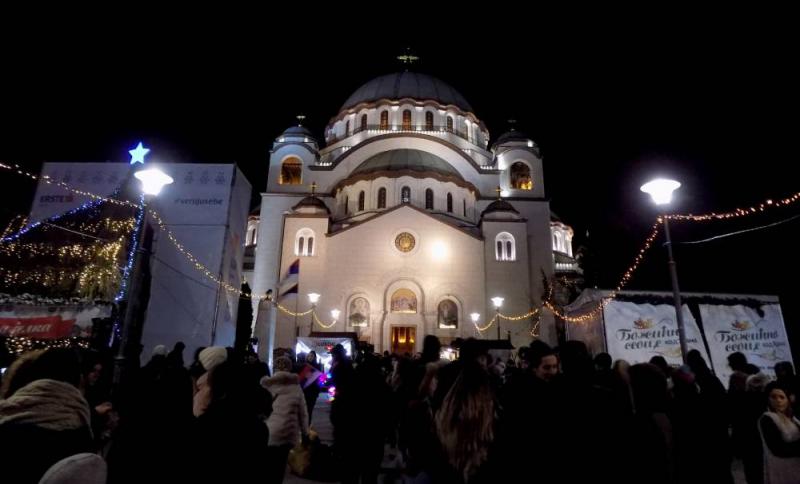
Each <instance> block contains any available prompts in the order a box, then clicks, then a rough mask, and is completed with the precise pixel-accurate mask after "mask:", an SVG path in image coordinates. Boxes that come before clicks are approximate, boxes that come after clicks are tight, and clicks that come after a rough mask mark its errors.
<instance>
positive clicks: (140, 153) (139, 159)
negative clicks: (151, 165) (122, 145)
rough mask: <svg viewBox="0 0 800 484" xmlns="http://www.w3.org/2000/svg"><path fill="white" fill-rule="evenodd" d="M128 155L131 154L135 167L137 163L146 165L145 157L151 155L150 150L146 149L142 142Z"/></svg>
mask: <svg viewBox="0 0 800 484" xmlns="http://www.w3.org/2000/svg"><path fill="white" fill-rule="evenodd" d="M128 153H130V154H131V165H135V164H136V163H142V164H144V157H145V156H146V155H147V153H150V148H145V147H144V146H142V142H141V141H140V142H139V146H137V147H136V148H134V149H132V150H128Z"/></svg>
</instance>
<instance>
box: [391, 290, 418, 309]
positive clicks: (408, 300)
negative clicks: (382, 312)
mask: <svg viewBox="0 0 800 484" xmlns="http://www.w3.org/2000/svg"><path fill="white" fill-rule="evenodd" d="M390 308H391V311H392V312H393V313H411V314H414V313H416V312H417V295H416V294H414V292H413V291H412V290H411V289H398V290H396V291H395V292H394V294H392V298H391V304H390Z"/></svg>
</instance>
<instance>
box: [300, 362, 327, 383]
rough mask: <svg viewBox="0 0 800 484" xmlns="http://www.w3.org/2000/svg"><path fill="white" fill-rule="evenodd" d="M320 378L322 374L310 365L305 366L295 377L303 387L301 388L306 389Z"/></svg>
mask: <svg viewBox="0 0 800 484" xmlns="http://www.w3.org/2000/svg"><path fill="white" fill-rule="evenodd" d="M320 376H322V372H321V371H319V370H317V369H316V368H314V367H313V366H311V365H305V366H304V367H303V369H302V370H300V373H299V374H298V375H297V379H298V380H300V383H301V384H302V385H303V388H308V387H309V386H311V385H312V384H314V383H315V382H316V381H317V379H318V378H319V377H320Z"/></svg>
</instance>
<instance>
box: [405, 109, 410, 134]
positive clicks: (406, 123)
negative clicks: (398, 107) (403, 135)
mask: <svg viewBox="0 0 800 484" xmlns="http://www.w3.org/2000/svg"><path fill="white" fill-rule="evenodd" d="M403 129H411V111H410V110H408V109H405V110H403Z"/></svg>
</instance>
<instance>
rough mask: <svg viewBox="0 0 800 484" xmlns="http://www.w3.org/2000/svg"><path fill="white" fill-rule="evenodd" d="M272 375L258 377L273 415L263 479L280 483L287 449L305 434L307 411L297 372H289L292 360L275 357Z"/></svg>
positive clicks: (286, 457) (306, 429)
mask: <svg viewBox="0 0 800 484" xmlns="http://www.w3.org/2000/svg"><path fill="white" fill-rule="evenodd" d="M274 370H275V372H274V375H273V376H271V377H264V378H262V379H261V385H262V386H263V387H264V388H266V389H267V390H269V392H270V393H271V394H272V415H270V416H269V418H268V419H267V427H269V450H268V452H267V473H266V474H267V475H266V482H270V483H273V482H274V483H280V482H283V475H284V472H285V471H286V461H287V459H288V457H289V451H290V450H292V448H293V447H294V446H295V445H297V443H298V442H300V437H301V436H302V438H303V439H306V438H307V436H308V410H307V409H306V399H305V396H304V395H303V390H302V389H301V388H300V383H299V380H298V378H297V375H295V374H294V373H291V371H292V360H291V359H289V358H288V357H285V356H281V357H279V358H277V359H276V360H275V363H274Z"/></svg>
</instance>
